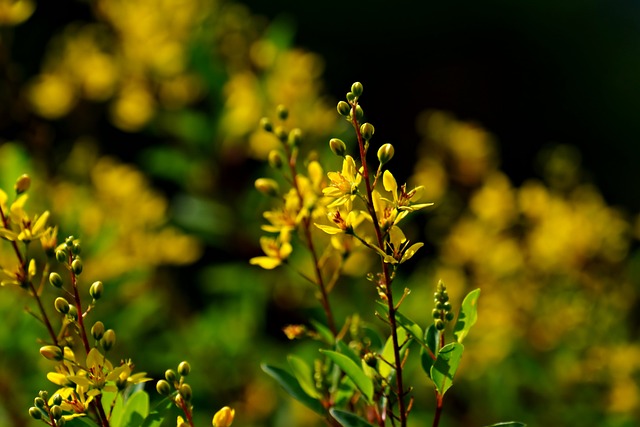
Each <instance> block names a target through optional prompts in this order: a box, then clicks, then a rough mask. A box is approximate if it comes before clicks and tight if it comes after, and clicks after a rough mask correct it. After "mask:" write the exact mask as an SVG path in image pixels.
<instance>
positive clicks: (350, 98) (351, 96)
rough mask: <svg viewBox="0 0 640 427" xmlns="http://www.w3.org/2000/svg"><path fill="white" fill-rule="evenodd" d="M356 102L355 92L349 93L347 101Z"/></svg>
mask: <svg viewBox="0 0 640 427" xmlns="http://www.w3.org/2000/svg"><path fill="white" fill-rule="evenodd" d="M355 100H356V96H355V95H354V94H353V92H347V101H349V102H353V101H355Z"/></svg>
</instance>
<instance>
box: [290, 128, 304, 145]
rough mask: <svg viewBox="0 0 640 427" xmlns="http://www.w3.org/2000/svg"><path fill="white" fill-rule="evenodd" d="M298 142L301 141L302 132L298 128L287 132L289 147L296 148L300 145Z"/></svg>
mask: <svg viewBox="0 0 640 427" xmlns="http://www.w3.org/2000/svg"><path fill="white" fill-rule="evenodd" d="M300 141H302V131H301V130H300V129H298V128H295V129H291V132H289V139H288V140H287V143H288V144H289V146H290V147H297V146H299V145H300Z"/></svg>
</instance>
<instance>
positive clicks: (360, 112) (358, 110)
mask: <svg viewBox="0 0 640 427" xmlns="http://www.w3.org/2000/svg"><path fill="white" fill-rule="evenodd" d="M363 117H364V111H363V110H362V107H361V106H360V105H356V120H358V121H361V120H362V118H363Z"/></svg>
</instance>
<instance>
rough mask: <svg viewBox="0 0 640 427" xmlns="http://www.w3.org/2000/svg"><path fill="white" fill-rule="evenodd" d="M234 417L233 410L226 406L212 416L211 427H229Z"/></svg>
mask: <svg viewBox="0 0 640 427" xmlns="http://www.w3.org/2000/svg"><path fill="white" fill-rule="evenodd" d="M235 415H236V411H235V409H231V408H229V407H228V406H225V407H224V408H222V409H220V410H219V411H218V412H216V414H215V415H214V416H213V421H212V424H213V427H229V426H230V425H231V424H232V423H233V418H234V417H235Z"/></svg>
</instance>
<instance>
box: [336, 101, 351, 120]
mask: <svg viewBox="0 0 640 427" xmlns="http://www.w3.org/2000/svg"><path fill="white" fill-rule="evenodd" d="M337 109H338V113H339V114H340V115H341V116H345V117H346V116H348V115H349V114H351V106H350V105H349V104H347V103H346V102H344V101H340V102H338V107H337Z"/></svg>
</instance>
